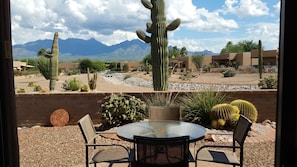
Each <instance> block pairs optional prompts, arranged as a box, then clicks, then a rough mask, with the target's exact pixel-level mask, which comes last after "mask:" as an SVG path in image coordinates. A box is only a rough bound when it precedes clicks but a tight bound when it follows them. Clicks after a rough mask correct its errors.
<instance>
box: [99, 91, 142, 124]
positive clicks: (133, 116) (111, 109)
mask: <svg viewBox="0 0 297 167" xmlns="http://www.w3.org/2000/svg"><path fill="white" fill-rule="evenodd" d="M101 108H102V126H103V127H104V128H112V127H117V126H121V125H124V124H127V123H131V122H137V121H140V120H143V119H145V118H147V117H148V114H147V110H146V103H145V102H144V101H142V100H141V99H139V98H136V97H135V96H130V95H124V94H111V95H110V96H107V97H105V98H104V99H103V103H101Z"/></svg>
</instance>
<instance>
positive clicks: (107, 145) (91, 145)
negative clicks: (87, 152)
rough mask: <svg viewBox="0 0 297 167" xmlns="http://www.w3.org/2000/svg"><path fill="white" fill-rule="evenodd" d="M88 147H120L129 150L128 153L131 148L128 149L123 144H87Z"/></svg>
mask: <svg viewBox="0 0 297 167" xmlns="http://www.w3.org/2000/svg"><path fill="white" fill-rule="evenodd" d="M86 146H87V147H94V146H95V147H97V146H104V147H112V146H118V147H123V148H124V149H125V150H127V152H128V153H129V151H130V148H129V147H126V146H124V145H121V144H86Z"/></svg>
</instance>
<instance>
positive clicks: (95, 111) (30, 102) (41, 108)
mask: <svg viewBox="0 0 297 167" xmlns="http://www.w3.org/2000/svg"><path fill="white" fill-rule="evenodd" d="M179 93H183V92H179ZM184 93H186V92H184ZM225 93H226V94H227V95H228V97H230V99H229V100H230V101H232V100H234V99H244V100H248V101H250V102H252V103H253V104H254V105H255V106H256V108H257V110H258V115H259V116H258V121H257V122H262V121H264V120H266V119H269V120H271V121H275V120H276V104H277V91H276V90H257V91H225ZM126 94H130V95H134V96H136V97H139V98H143V97H144V96H146V95H147V94H150V93H147V92H145V93H126ZM108 95H110V93H99V92H96V93H93V92H86V93H81V92H80V93H77V92H76V93H50V94H49V93H44V94H42V93H34V94H16V111H17V119H18V126H19V127H21V126H35V125H41V126H52V125H51V122H50V116H51V114H52V113H53V112H54V111H55V110H57V109H64V110H66V111H67V112H68V113H69V122H68V124H70V125H76V124H77V121H78V120H79V119H80V118H81V117H83V116H84V115H85V114H87V113H89V114H90V115H91V117H92V119H93V121H94V123H100V120H101V119H100V118H101V117H100V113H101V111H100V105H99V104H98V101H99V100H102V99H103V98H104V97H106V96H108Z"/></svg>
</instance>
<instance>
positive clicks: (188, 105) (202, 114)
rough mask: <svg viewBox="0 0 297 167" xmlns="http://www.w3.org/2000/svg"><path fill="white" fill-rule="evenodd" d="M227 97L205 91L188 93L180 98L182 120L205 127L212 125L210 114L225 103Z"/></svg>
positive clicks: (220, 93) (222, 94)
mask: <svg viewBox="0 0 297 167" xmlns="http://www.w3.org/2000/svg"><path fill="white" fill-rule="evenodd" d="M226 98H227V97H226V95H225V94H224V93H222V92H218V91H216V92H215V91H213V90H205V91H201V92H191V93H187V94H185V95H183V96H181V97H180V98H179V101H180V105H181V112H182V119H183V120H184V121H188V122H194V123H198V124H203V125H210V115H209V112H210V110H211V108H212V107H213V106H214V105H216V104H220V103H223V102H224V101H225V99H226Z"/></svg>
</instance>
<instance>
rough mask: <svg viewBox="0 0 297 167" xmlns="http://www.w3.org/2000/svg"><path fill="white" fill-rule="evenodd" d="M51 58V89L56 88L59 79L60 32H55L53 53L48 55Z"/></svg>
mask: <svg viewBox="0 0 297 167" xmlns="http://www.w3.org/2000/svg"><path fill="white" fill-rule="evenodd" d="M48 57H49V58H50V84H49V88H50V90H55V86H56V80H57V79H58V72H59V71H58V66H59V47H58V32H55V34H54V40H53V44H52V50H51V53H50V54H49V55H48Z"/></svg>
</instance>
